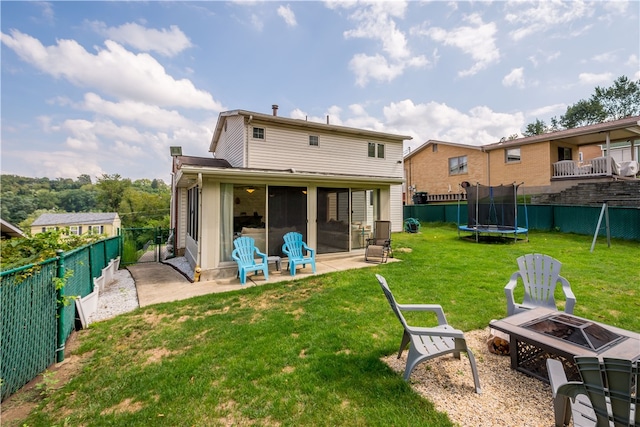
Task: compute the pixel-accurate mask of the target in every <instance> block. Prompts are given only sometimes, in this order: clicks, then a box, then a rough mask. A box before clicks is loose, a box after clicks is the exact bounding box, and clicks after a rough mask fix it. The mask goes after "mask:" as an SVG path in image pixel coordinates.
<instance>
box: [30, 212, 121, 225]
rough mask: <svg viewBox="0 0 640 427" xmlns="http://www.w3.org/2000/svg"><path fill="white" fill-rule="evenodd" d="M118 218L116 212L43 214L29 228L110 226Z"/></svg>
mask: <svg viewBox="0 0 640 427" xmlns="http://www.w3.org/2000/svg"><path fill="white" fill-rule="evenodd" d="M117 218H118V214H117V213H116V212H80V213H59V214H58V213H45V214H42V215H40V216H39V217H38V219H36V220H35V221H33V223H31V226H42V225H44V226H46V225H77V224H87V225H91V224H111V223H113V222H114V221H115V220H116V219H117Z"/></svg>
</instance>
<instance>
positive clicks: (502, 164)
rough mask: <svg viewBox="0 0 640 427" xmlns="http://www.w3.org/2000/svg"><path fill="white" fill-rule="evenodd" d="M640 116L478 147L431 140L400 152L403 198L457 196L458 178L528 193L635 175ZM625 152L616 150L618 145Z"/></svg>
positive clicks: (460, 192)
mask: <svg viewBox="0 0 640 427" xmlns="http://www.w3.org/2000/svg"><path fill="white" fill-rule="evenodd" d="M639 140H640V116H633V117H627V118H624V119H620V120H614V121H610V122H604V123H598V124H595V125H591V126H583V127H579V128H574V129H566V130H562V131H557V132H551V133H546V134H542V135H535V136H531V137H527V138H517V139H514V140H509V141H501V142H498V143H493V144H486V145H482V146H472V145H467V144H456V143H452V142H443V141H433V140H429V141H427V142H426V143H424V144H423V145H421V146H420V147H418V148H417V149H416V150H414V151H412V152H411V153H409V154H407V155H406V156H405V157H404V173H405V179H406V187H405V191H406V200H407V202H408V203H411V202H412V195H413V194H415V193H416V192H427V193H428V201H430V202H432V201H442V200H457V198H458V197H459V195H460V194H462V193H464V192H463V191H462V188H461V187H460V183H462V182H464V181H467V182H469V183H471V184H475V183H480V184H482V185H490V186H496V185H500V184H512V183H517V184H520V183H524V184H523V186H522V188H523V189H526V193H527V194H544V193H556V192H559V191H562V190H564V189H566V188H568V187H571V186H574V185H576V184H578V183H579V182H598V181H612V180H621V179H628V180H637V178H636V177H637V176H638V157H637V153H638V149H637V147H638V146H640V142H639ZM621 144H622V146H623V147H622V148H621V149H624V150H626V151H625V153H627V154H626V157H624V160H623V161H621V160H620V159H621V157H619V155H618V154H617V153H616V150H617V149H618V146H619V145H621Z"/></svg>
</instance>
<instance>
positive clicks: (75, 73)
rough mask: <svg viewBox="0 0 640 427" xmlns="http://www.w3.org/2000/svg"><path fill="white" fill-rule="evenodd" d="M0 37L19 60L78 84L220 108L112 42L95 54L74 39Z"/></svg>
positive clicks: (204, 94)
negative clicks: (47, 42) (51, 42)
mask: <svg viewBox="0 0 640 427" xmlns="http://www.w3.org/2000/svg"><path fill="white" fill-rule="evenodd" d="M0 37H1V38H2V42H3V43H4V44H5V45H6V46H7V47H9V48H11V49H12V50H14V51H15V52H16V54H17V55H18V56H19V57H20V58H21V59H22V60H23V61H25V62H28V63H30V64H31V65H33V66H34V67H36V68H38V69H39V70H40V71H42V72H44V73H47V74H50V75H52V76H54V77H57V78H60V77H63V78H66V79H67V80H68V81H70V82H71V83H73V84H75V85H77V86H81V87H90V88H95V89H98V90H101V91H104V92H106V93H108V94H110V95H113V96H115V97H117V98H119V99H133V100H136V101H139V102H144V103H148V104H158V105H161V106H170V105H172V106H180V107H186V108H198V109H207V110H215V111H221V110H222V106H221V105H220V103H218V102H217V101H215V100H214V99H213V97H212V96H211V94H210V93H208V92H205V91H202V90H198V89H196V88H195V87H194V85H193V83H192V82H191V81H190V80H187V79H181V80H175V79H174V78H173V77H171V76H170V75H168V74H167V73H166V71H165V69H164V67H163V66H162V65H160V63H159V62H158V61H156V60H155V59H154V58H153V57H152V56H150V55H148V54H146V53H140V54H134V53H132V52H129V51H128V50H126V49H125V48H123V47H122V46H121V45H120V44H118V43H116V42H114V41H111V40H107V41H105V46H106V49H99V48H96V49H97V51H98V52H97V54H96V55H93V54H91V53H89V52H87V51H86V50H85V49H84V47H82V46H80V45H79V44H78V43H77V42H76V41H75V40H58V41H57V44H56V45H52V46H48V47H45V46H43V45H42V43H40V41H39V40H37V39H35V38H33V37H31V36H29V35H27V34H23V33H21V32H20V31H17V30H12V31H11V35H7V34H5V33H1V34H0Z"/></svg>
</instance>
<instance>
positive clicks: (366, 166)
mask: <svg viewBox="0 0 640 427" xmlns="http://www.w3.org/2000/svg"><path fill="white" fill-rule="evenodd" d="M253 126H262V125H260V124H255V123H254V124H252V125H251V126H249V130H250V129H251V128H252V127H253ZM265 128H266V129H265V132H266V133H267V134H268V135H269V137H268V139H267V140H266V141H261V140H260V141H256V140H250V141H249V155H248V159H249V161H248V164H247V167H249V168H257V169H280V170H282V169H285V167H284V165H286V169H289V168H291V169H295V170H299V171H305V172H320V173H336V174H349V175H367V176H371V175H378V176H384V177H395V178H402V177H403V170H402V164H401V163H398V160H401V159H402V141H388V140H386V141H372V140H371V139H370V138H369V139H364V138H358V137H357V136H355V135H348V134H347V135H344V134H339V133H336V132H327V133H320V132H318V138H319V139H321V140H322V144H320V145H319V146H318V147H314V148H315V149H314V150H313V155H312V156H310V155H309V150H308V147H309V136H308V133H307V132H305V131H300V130H295V129H289V128H277V127H274V125H273V124H272V123H270V124H269V126H265ZM370 142H373V143H375V144H376V145H378V144H383V145H384V157H385V158H384V159H380V158H378V157H373V158H370V157H367V149H368V144H369V143H370ZM376 148H377V147H376ZM284 159H286V160H284Z"/></svg>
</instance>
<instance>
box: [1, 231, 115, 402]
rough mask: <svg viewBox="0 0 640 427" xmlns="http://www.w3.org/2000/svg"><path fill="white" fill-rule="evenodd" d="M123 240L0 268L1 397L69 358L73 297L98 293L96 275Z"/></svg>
mask: <svg viewBox="0 0 640 427" xmlns="http://www.w3.org/2000/svg"><path fill="white" fill-rule="evenodd" d="M121 242H122V237H121V236H116V237H111V238H108V239H104V240H100V241H98V242H95V243H92V244H91V245H86V246H83V247H81V248H78V249H74V250H72V251H69V252H66V253H65V252H63V251H59V252H58V254H57V256H56V257H54V258H50V259H48V260H46V261H43V262H40V263H38V264H29V265H25V266H23V267H19V268H14V269H11V270H7V271H2V272H0V300H1V301H2V305H1V306H0V315H1V322H2V329H1V331H0V343H1V344H0V345H1V346H2V348H0V380H1V383H2V400H4V399H5V398H7V397H8V396H10V395H11V394H13V393H14V392H16V391H17V390H19V389H20V388H21V387H22V386H23V385H25V384H26V383H28V382H29V381H31V380H32V379H33V378H35V377H36V376H37V375H38V374H40V373H41V372H43V371H44V370H46V369H47V368H48V367H49V366H51V365H52V364H53V363H55V362H61V361H62V360H64V347H65V343H66V341H67V339H68V338H69V335H71V332H73V330H74V329H75V324H76V322H75V319H76V306H75V304H74V303H73V297H78V296H79V297H85V296H87V295H88V294H90V293H91V292H93V288H94V279H95V278H98V277H100V276H101V275H102V269H103V268H105V267H107V265H109V263H110V262H111V260H114V259H116V258H118V257H120V255H121V252H122V244H121ZM57 285H59V286H57Z"/></svg>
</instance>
